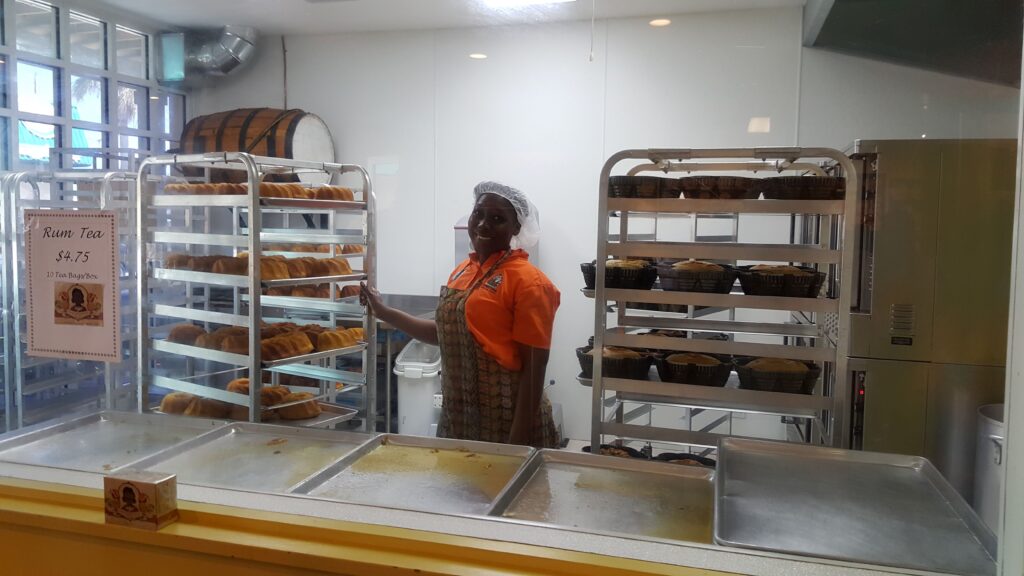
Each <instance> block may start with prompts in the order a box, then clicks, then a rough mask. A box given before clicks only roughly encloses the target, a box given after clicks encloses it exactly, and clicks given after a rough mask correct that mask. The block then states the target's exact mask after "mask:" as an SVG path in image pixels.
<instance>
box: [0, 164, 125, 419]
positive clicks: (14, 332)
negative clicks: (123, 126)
mask: <svg viewBox="0 0 1024 576" xmlns="http://www.w3.org/2000/svg"><path fill="white" fill-rule="evenodd" d="M134 191H135V174H131V173H125V172H106V171H85V170H83V171H78V170H75V171H59V172H36V171H25V172H12V173H8V174H6V175H4V177H3V180H2V191H0V197H2V202H0V204H2V205H3V207H4V209H3V211H2V212H3V219H2V222H0V228H2V230H3V232H4V234H3V235H4V238H5V240H4V248H5V250H6V252H5V253H4V254H3V256H4V260H3V265H2V267H0V268H2V275H3V278H2V282H3V285H4V290H3V293H2V295H0V297H2V299H3V314H4V325H3V332H4V334H3V335H4V339H3V342H4V346H3V353H4V354H3V355H4V360H3V361H4V364H3V375H4V382H5V383H6V384H7V385H6V386H4V404H3V407H4V415H5V416H6V418H5V419H4V420H5V421H4V428H5V429H7V430H12V429H15V428H21V427H23V426H27V425H30V424H34V423H37V422H41V421H44V420H47V419H50V418H53V417H55V416H62V415H64V414H67V413H70V412H74V411H77V410H87V409H93V410H95V409H97V408H101V407H106V408H107V409H118V408H120V409H125V408H128V407H129V406H130V405H131V400H132V398H133V396H134V388H133V387H132V386H131V384H132V379H133V378H134V371H135V365H134V361H135V360H134V359H135V344H134V342H135V318H134V317H133V315H132V313H131V312H127V313H126V314H123V315H122V322H123V324H122V342H123V348H122V361H121V362H120V363H107V362H95V361H82V360H64V359H55V358H41V357H34V356H29V355H28V354H27V344H28V343H27V341H26V335H27V331H26V330H25V310H24V305H25V293H24V284H25V282H24V275H25V262H24V254H23V251H24V211H25V210H31V209H40V210H114V211H117V213H118V231H119V242H118V244H119V246H120V252H121V253H120V260H121V268H120V271H119V282H120V299H121V306H122V308H123V309H125V310H126V311H127V310H133V309H134V305H135V302H134V294H135V292H134V291H133V290H132V286H131V283H132V282H133V281H134V262H135V245H136V242H135V204H134V202H133V195H134Z"/></svg>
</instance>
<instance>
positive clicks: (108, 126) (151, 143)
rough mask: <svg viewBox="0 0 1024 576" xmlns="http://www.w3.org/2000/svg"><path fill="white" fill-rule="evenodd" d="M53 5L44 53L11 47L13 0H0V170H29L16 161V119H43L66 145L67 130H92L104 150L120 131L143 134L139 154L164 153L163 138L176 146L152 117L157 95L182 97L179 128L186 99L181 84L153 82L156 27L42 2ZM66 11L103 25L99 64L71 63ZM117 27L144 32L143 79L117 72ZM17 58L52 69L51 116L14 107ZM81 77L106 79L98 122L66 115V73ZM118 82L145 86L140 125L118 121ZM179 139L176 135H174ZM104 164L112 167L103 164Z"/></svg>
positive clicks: (65, 158)
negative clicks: (2, 79)
mask: <svg viewBox="0 0 1024 576" xmlns="http://www.w3.org/2000/svg"><path fill="white" fill-rule="evenodd" d="M47 3H48V4H51V5H53V6H54V7H55V8H56V9H57V57H56V58H49V57H45V56H40V55H38V54H35V53H31V52H27V51H21V50H18V49H17V32H18V31H17V29H16V26H15V21H16V19H15V18H13V17H12V15H13V14H14V9H15V0H0V4H2V7H3V15H4V17H3V19H2V26H3V38H2V40H3V42H2V44H0V60H2V61H3V62H5V63H6V68H5V69H6V86H7V102H6V106H3V104H4V102H0V117H2V118H6V120H7V123H8V124H7V125H8V129H7V154H6V156H7V157H6V158H2V157H0V170H25V169H33V168H34V166H32V164H31V163H22V161H21V159H20V155H19V147H20V146H19V145H20V143H19V140H18V125H19V122H20V121H22V120H24V121H30V122H43V123H46V124H55V125H57V126H59V127H60V130H59V134H58V135H57V138H58V142H57V143H56V145H57V147H58V148H71V147H72V133H73V130H74V129H76V128H78V129H83V130H98V131H101V132H104V133H105V134H106V136H105V140H106V142H107V148H106V149H107V150H116V149H117V148H119V143H120V140H121V136H136V137H139V138H145V140H144V141H145V142H146V143H147V147H146V148H144V149H139V151H140V152H143V153H145V154H164V153H165V152H164V146H165V143H166V142H171V143H173V144H172V145H177V142H178V140H177V139H175V137H176V135H174V134H170V135H168V134H165V133H164V132H163V127H162V122H156V121H155V118H157V117H158V116H159V117H160V118H163V107H162V106H161V104H162V102H163V97H164V96H165V95H167V96H170V95H174V96H181V97H184V100H185V110H184V117H183V118H182V128H184V123H185V122H186V121H187V118H188V111H189V105H190V101H189V100H190V99H189V98H188V92H187V91H185V90H181V89H176V88H171V87H167V86H162V85H160V83H159V82H157V81H156V76H157V75H156V66H157V62H158V57H157V56H158V52H159V46H157V44H158V43H159V42H157V39H158V38H159V34H160V32H161V30H159V29H157V28H156V27H155V26H146V25H140V24H139V23H138V22H131V21H125V20H122V19H119V18H116V17H115V18H110V17H108V14H104V13H103V12H102V10H96V9H92V8H90V7H88V6H83V5H79V4H78V3H76V2H74V1H67V0H56V1H48V2H47ZM71 11H75V12H77V13H79V14H82V15H85V16H88V17H91V18H95V19H96V20H98V21H100V22H102V23H103V24H104V25H105V38H104V46H105V47H106V58H105V68H103V69H101V68H94V67H91V66H86V65H83V64H76V63H74V62H72V61H71V43H70V30H71ZM118 27H121V28H127V29H130V30H132V31H134V32H138V33H140V34H144V35H145V36H146V38H147V46H146V62H147V73H146V77H145V78H140V77H136V76H131V75H127V74H120V73H118V72H117V34H116V30H117V28H118ZM20 61H26V62H30V63H33V64H41V65H44V66H50V67H53V68H56V69H57V71H58V73H57V76H56V81H57V94H56V97H57V106H58V109H57V110H56V115H54V116H52V117H51V116H46V115H40V114H31V113H26V112H20V111H19V110H18V83H17V67H18V63H19V62H20ZM72 75H74V76H86V77H91V78H102V79H103V80H104V81H105V83H106V91H105V92H106V94H105V96H104V97H105V102H104V106H105V107H106V118H105V120H104V121H103V122H88V121H84V120H72V118H71V104H72V103H71V100H72V98H71V76H72ZM119 84H131V85H135V86H140V87H144V88H146V89H147V90H148V95H149V98H148V99H147V106H148V109H147V112H148V114H147V116H148V118H149V122H148V124H147V125H146V126H145V129H132V128H124V127H121V126H120V125H119V121H118V120H119V119H118V113H119V110H118V105H117V98H118V94H117V92H118V91H117V86H118V85H119ZM177 138H180V134H178V135H177ZM61 156H62V157H61V160H62V163H64V164H70V161H71V155H61ZM69 168H72V166H70V165H65V166H49V167H48V169H49V170H60V169H69ZM108 168H112V167H110V166H108Z"/></svg>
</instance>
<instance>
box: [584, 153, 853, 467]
mask: <svg viewBox="0 0 1024 576" xmlns="http://www.w3.org/2000/svg"><path fill="white" fill-rule="evenodd" d="M829 166H832V167H837V168H839V169H840V170H841V171H842V173H843V174H845V176H846V179H845V199H844V200H767V199H752V200H737V199H690V198H685V199H684V198H675V199H672V198H666V199H661V198H651V199H648V198H620V197H610V196H609V177H610V176H612V175H613V173H616V172H618V173H628V174H629V175H635V174H638V173H642V172H651V171H659V172H664V173H669V172H672V173H679V172H685V173H708V172H710V173H714V174H731V175H737V173H748V174H749V173H754V172H762V173H763V172H778V173H783V172H788V173H789V174H794V175H800V174H805V173H813V174H816V175H824V171H823V167H829ZM627 170H628V172H627ZM858 198H859V184H858V176H857V171H856V169H855V167H854V165H853V164H852V163H851V161H850V160H849V158H847V157H846V156H845V155H844V154H842V153H841V152H839V151H837V150H833V149H828V148H734V149H649V150H639V149H638V150H625V151H621V152H618V153H616V154H614V155H612V156H611V157H610V158H609V159H608V161H607V162H606V163H605V165H604V167H603V169H602V172H601V180H600V199H599V210H598V242H597V267H596V283H595V289H594V290H584V293H585V294H586V295H587V296H589V297H593V298H595V299H596V304H595V307H594V344H593V346H594V350H602V349H603V347H604V346H608V345H611V346H621V347H629V348H637V349H657V350H665V351H680V352H697V353H704V354H708V353H710V354H723V355H731V356H750V357H757V356H762V357H778V358H788V359H793V360H803V361H813V362H815V363H818V364H819V365H823V366H824V369H823V370H822V377H821V379H820V380H819V381H818V382H817V383H816V385H815V388H814V391H813V393H811V394H795V393H784V392H768V391H761V390H750V389H740V388H738V387H737V385H736V375H735V374H733V375H732V376H731V377H730V382H729V383H728V384H727V385H726V386H725V387H720V388H719V387H709V386H698V385H690V384H676V383H670V382H662V381H658V379H657V378H656V377H655V376H654V375H653V371H652V374H651V375H650V379H649V380H637V379H628V378H609V377H605V376H603V374H602V366H601V364H602V362H597V361H595V362H594V366H593V379H592V423H591V446H592V449H594V450H596V449H597V448H598V447H599V446H600V444H601V443H602V441H608V440H611V439H615V440H624V441H633V440H638V441H644V442H649V443H657V444H670V445H686V446H690V447H703V448H705V451H710V449H714V448H715V447H716V446H717V445H718V442H719V440H720V439H721V438H723V437H726V436H729V435H730V433H731V430H730V431H729V432H728V433H725V434H719V433H716V432H715V430H714V429H715V428H716V427H717V426H718V425H720V424H721V423H722V422H723V419H722V418H719V419H717V420H714V421H712V422H711V423H710V424H708V425H707V426H705V427H704V428H703V429H696V430H694V429H692V428H693V427H692V420H691V418H690V417H687V418H686V422H687V428H688V429H681V427H678V426H676V427H669V426H666V425H661V423H656V422H654V420H653V418H648V420H647V422H646V423H637V421H638V420H640V418H638V416H644V415H648V414H650V412H651V407H653V406H659V407H661V406H667V407H674V408H683V409H686V410H687V411H690V412H691V416H692V415H693V414H695V413H697V412H702V411H721V412H725V413H727V414H728V415H730V416H731V415H732V414H734V413H748V414H766V415H772V416H779V417H782V418H785V419H786V421H788V422H798V423H803V425H802V426H798V427H797V428H796V429H797V431H798V432H799V434H798V435H794V436H796V437H795V438H793V437H791V438H790V439H791V440H793V439H796V440H799V441H802V442H812V443H820V444H826V445H832V446H842V445H844V439H846V438H848V437H849V430H850V422H849V418H848V416H847V415H848V414H849V407H850V403H851V397H850V394H851V392H850V386H849V383H848V382H847V379H846V377H845V374H846V370H845V366H844V364H845V362H846V359H845V350H846V348H847V344H846V343H847V338H848V332H849V309H850V288H851V287H850V284H849V283H850V279H851V278H853V274H852V272H853V268H852V267H853V266H854V265H855V263H854V258H852V250H853V245H854V243H855V242H854V234H855V223H856V222H855V216H856V214H857V204H858ZM665 214H672V215H681V214H685V215H690V217H691V218H692V219H693V224H692V225H693V230H694V232H693V233H694V234H696V232H695V230H696V222H697V220H698V219H699V218H702V217H706V216H708V215H722V216H723V217H724V216H729V217H730V218H731V219H732V222H733V228H732V234H724V235H720V236H721V237H712V238H691V239H692V240H693V241H685V242H677V241H659V240H658V239H657V238H654V239H646V238H645V239H638V238H637V237H635V235H634V234H633V233H631V231H630V226H631V224H632V223H633V222H635V221H636V220H637V219H638V218H642V217H650V216H652V215H655V216H656V215H665ZM747 215H785V216H786V217H788V218H790V220H791V223H790V225H791V227H797V228H793V229H799V227H807V226H811V227H813V229H814V230H815V231H816V241H815V242H814V243H812V244H796V243H794V242H793V240H792V235H791V238H790V242H789V243H785V244H783V243H750V242H739V241H738V240H739V238H740V236H741V235H742V230H740V231H739V233H737V228H736V226H737V224H736V223H737V222H738V221H739V218H740V217H742V216H747ZM613 218H614V219H617V223H618V230H617V232H615V231H611V230H610V222H611V221H612V220H613ZM622 239H625V240H622ZM609 257H613V258H644V257H646V258H666V259H689V258H697V259H701V258H702V259H708V260H713V261H716V262H733V263H735V262H737V261H745V262H749V263H758V262H772V263H787V264H789V263H792V264H801V265H806V266H811V267H814V268H815V269H817V270H819V271H821V272H826V273H827V274H828V277H827V280H826V287H827V290H826V291H825V292H826V294H825V295H823V296H820V297H816V298H793V297H774V296H751V295H746V294H744V293H743V292H742V291H740V290H738V288H736V287H734V288H733V291H732V292H731V293H728V294H711V293H699V292H677V291H666V290H660V289H657V287H655V289H653V290H627V289H612V288H606V287H605V275H606V272H605V269H606V267H605V261H606V259H607V258H609ZM664 305H669V306H664ZM641 306H642V307H643V308H647V309H643V310H640V309H639V308H640V307H641ZM679 307H685V308H684V309H685V310H686V311H687V313H685V314H680V313H673V312H664V311H663V310H664V309H665V308H679ZM698 307H700V308H698ZM649 308H656V309H657V308H661V309H662V311H659V310H650V309H649ZM736 311H743V313H744V315H743V319H742V320H737V315H736ZM763 311H773V312H767V313H765V312H763ZM609 312H614V313H615V324H614V325H611V326H610V325H609ZM641 328H648V329H649V328H657V329H678V330H685V331H689V332H690V336H691V337H688V338H673V337H667V336H663V335H650V334H638V333H636V332H637V329H641ZM700 333H705V334H707V333H710V334H726V335H728V339H727V340H718V339H701V338H694V337H693V335H694V334H700ZM595 357H598V356H595ZM581 381H582V379H581ZM584 383H585V384H590V382H584ZM628 405H630V406H631V405H637V406H639V407H638V408H635V409H632V410H626V406H628ZM641 422H642V421H641Z"/></svg>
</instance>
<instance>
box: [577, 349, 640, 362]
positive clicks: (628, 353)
mask: <svg viewBox="0 0 1024 576" xmlns="http://www.w3.org/2000/svg"><path fill="white" fill-rule="evenodd" d="M587 355H588V356H593V355H594V351H593V350H590V351H588V352H587ZM601 356H602V357H603V358H633V359H636V358H640V354H639V353H638V352H637V351H636V350H630V349H629V348H618V347H616V346H605V347H604V353H603V354H601Z"/></svg>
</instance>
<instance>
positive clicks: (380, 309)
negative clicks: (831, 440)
mask: <svg viewBox="0 0 1024 576" xmlns="http://www.w3.org/2000/svg"><path fill="white" fill-rule="evenodd" d="M359 288H360V292H359V302H360V303H361V304H363V305H364V306H369V307H370V310H372V311H373V313H374V315H375V316H377V317H378V318H380V319H381V320H383V321H384V322H387V323H388V324H391V325H392V326H394V327H395V328H398V329H399V330H401V331H402V332H405V333H406V334H408V335H409V336H412V337H413V338H415V339H416V340H419V341H420V342H425V343H427V344H433V345H434V346H437V322H434V321H433V320H426V319H424V318H417V317H415V316H413V315H411V314H407V313H405V312H402V311H401V310H397V309H395V308H391V307H389V306H388V305H386V304H384V300H383V299H382V298H381V297H380V293H379V292H377V290H375V289H373V288H369V287H368V286H367V285H366V283H365V282H361V283H360V284H359ZM543 377H544V375H543V374H541V378H543Z"/></svg>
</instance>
